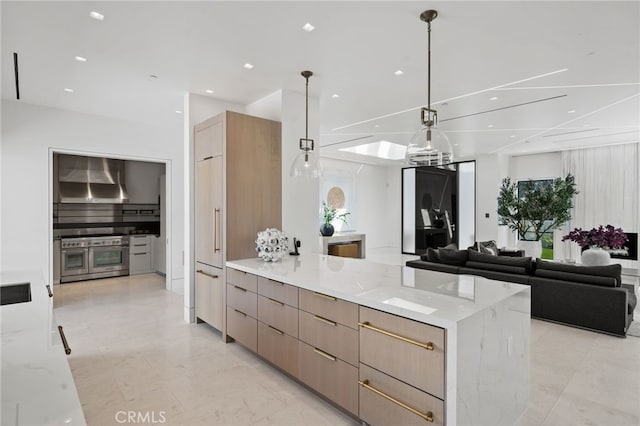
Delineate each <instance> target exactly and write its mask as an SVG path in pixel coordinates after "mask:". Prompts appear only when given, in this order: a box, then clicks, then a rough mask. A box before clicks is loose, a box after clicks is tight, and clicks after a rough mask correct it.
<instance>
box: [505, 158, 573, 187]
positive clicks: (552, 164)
mask: <svg viewBox="0 0 640 426" xmlns="http://www.w3.org/2000/svg"><path fill="white" fill-rule="evenodd" d="M509 176H510V177H511V180H527V179H549V178H551V179H555V178H558V177H564V176H563V173H562V153H560V152H546V153H543V154H532V155H520V156H517V157H511V160H510V161H509Z"/></svg>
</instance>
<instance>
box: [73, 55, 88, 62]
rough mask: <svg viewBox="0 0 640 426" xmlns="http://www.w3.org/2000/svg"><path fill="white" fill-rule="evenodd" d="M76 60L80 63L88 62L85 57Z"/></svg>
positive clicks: (77, 57)
mask: <svg viewBox="0 0 640 426" xmlns="http://www.w3.org/2000/svg"><path fill="white" fill-rule="evenodd" d="M75 60H76V61H78V62H87V58H85V57H83V56H76V57H75Z"/></svg>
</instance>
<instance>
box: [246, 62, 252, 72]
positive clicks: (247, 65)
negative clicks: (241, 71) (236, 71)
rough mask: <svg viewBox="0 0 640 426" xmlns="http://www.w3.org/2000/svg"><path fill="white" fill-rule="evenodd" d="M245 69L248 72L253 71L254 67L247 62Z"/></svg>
mask: <svg viewBox="0 0 640 426" xmlns="http://www.w3.org/2000/svg"><path fill="white" fill-rule="evenodd" d="M244 67H245V68H246V69H248V70H250V69H253V65H252V64H250V63H249V62H247V63H246V64H244Z"/></svg>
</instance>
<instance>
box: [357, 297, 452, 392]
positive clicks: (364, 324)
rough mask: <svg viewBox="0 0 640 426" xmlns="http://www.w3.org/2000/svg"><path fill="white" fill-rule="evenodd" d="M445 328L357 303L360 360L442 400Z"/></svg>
mask: <svg viewBox="0 0 640 426" xmlns="http://www.w3.org/2000/svg"><path fill="white" fill-rule="evenodd" d="M444 339H445V335H444V330H443V329H441V328H438V327H434V326H432V325H428V324H424V323H421V322H418V321H413V320H410V319H407V318H402V317H399V316H396V315H392V314H387V313H384V312H380V311H376V310H374V309H371V308H367V307H364V306H360V362H362V363H364V364H367V365H368V366H371V367H373V368H375V369H377V370H380V371H383V372H385V373H387V374H389V375H390V376H393V377H395V378H397V379H399V380H402V381H403V382H406V383H408V384H410V385H412V386H415V387H417V388H418V389H422V390H424V391H426V392H429V393H430V394H431V395H434V396H436V397H438V398H440V399H443V400H444V379H445V363H444V361H445V345H444V341H445V340H444Z"/></svg>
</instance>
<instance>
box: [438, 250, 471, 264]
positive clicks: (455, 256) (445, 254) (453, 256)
mask: <svg viewBox="0 0 640 426" xmlns="http://www.w3.org/2000/svg"><path fill="white" fill-rule="evenodd" d="M438 252H439V255H440V263H444V264H446V265H453V266H464V265H465V263H467V257H468V253H467V251H466V250H447V249H440V250H438Z"/></svg>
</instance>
